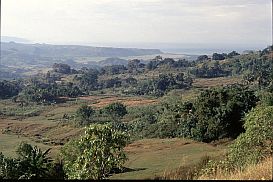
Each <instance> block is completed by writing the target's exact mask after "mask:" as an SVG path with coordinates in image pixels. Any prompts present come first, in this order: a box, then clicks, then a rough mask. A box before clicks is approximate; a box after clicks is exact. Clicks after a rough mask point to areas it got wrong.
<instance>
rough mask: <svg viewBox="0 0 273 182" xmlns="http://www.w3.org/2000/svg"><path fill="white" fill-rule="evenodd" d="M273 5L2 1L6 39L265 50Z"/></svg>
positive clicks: (196, 0)
mask: <svg viewBox="0 0 273 182" xmlns="http://www.w3.org/2000/svg"><path fill="white" fill-rule="evenodd" d="M271 3H272V1H271V0H2V1H1V35H2V36H14V37H20V38H25V39H28V40H30V41H32V42H35V43H51V44H85V45H96V46H117V47H128V46H129V47H143V48H144V47H145V48H146V47H149V48H152V47H154V48H160V47H161V48H166V47H169V48H179V47H183V46H184V47H194V46H201V47H202V45H203V47H206V46H208V45H211V46H214V47H218V46H227V47H228V46H235V45H237V46H238V47H240V46H246V47H247V46H249V47H251V46H252V47H255V46H256V47H257V46H260V47H265V46H267V45H270V44H272V23H271V22H272V16H271V15H272V4H271Z"/></svg>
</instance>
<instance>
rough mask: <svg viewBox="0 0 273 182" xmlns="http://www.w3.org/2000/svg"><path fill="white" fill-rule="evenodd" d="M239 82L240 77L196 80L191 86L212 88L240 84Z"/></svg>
mask: <svg viewBox="0 0 273 182" xmlns="http://www.w3.org/2000/svg"><path fill="white" fill-rule="evenodd" d="M241 80H242V79H241V78H240V77H218V78H196V79H195V80H194V81H193V84H192V85H193V87H196V88H212V87H219V86H225V85H231V84H235V83H240V82H241Z"/></svg>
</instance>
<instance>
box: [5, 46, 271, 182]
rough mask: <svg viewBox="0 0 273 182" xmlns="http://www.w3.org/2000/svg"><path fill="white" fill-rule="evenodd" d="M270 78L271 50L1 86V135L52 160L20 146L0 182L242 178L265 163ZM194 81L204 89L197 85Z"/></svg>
mask: <svg viewBox="0 0 273 182" xmlns="http://www.w3.org/2000/svg"><path fill="white" fill-rule="evenodd" d="M272 68H273V61H272V46H271V47H268V48H266V49H264V50H262V51H257V52H252V53H249V54H245V55H239V54H238V53H236V52H231V53H229V54H214V55H213V56H212V59H210V58H209V57H208V56H206V55H203V56H199V57H198V59H197V60H196V61H193V62H189V61H186V60H177V61H175V60H173V59H168V58H165V59H162V57H160V56H157V57H155V58H154V59H153V60H151V61H150V62H148V63H147V64H144V63H141V62H140V61H139V60H131V61H130V62H128V65H127V67H126V66H120V65H113V66H106V67H103V68H101V69H98V70H96V69H93V68H91V69H88V68H82V69H80V70H73V69H71V68H70V66H69V65H64V64H54V66H53V70H52V71H51V72H48V73H47V74H45V75H40V76H37V77H35V78H30V79H23V80H14V81H1V82H0V88H1V92H0V98H1V101H0V106H1V107H0V117H1V118H0V127H1V132H2V134H4V135H14V136H16V135H17V137H18V140H19V139H20V136H24V137H28V138H31V139H32V140H35V142H40V143H42V144H43V145H47V146H48V148H53V149H54V150H55V151H56V149H57V151H60V152H54V153H55V154H54V155H49V154H50V151H51V149H50V150H49V149H46V148H45V149H44V151H42V150H41V149H39V148H38V147H36V146H34V145H30V144H28V143H22V144H20V145H19V148H18V149H17V151H16V154H17V156H14V155H13V156H12V155H10V156H8V155H4V154H3V153H1V155H0V178H3V179H33V178H43V179H48V178H58V179H105V178H110V179H128V178H131V179H136V178H137V179H147V178H155V179H207V178H209V179H215V178H218V176H226V177H227V178H228V176H232V174H236V173H238V171H239V172H240V173H244V171H248V170H249V168H251V166H259V165H260V164H259V163H260V162H265V163H266V161H265V160H270V157H269V156H271V155H272V141H273V132H272V125H273V120H272V118H273V71H272ZM159 72H161V73H162V72H164V74H158V73H159ZM223 76H225V77H224V78H222V77H223ZM238 78H239V79H238ZM198 79H199V80H198ZM202 79H214V82H213V81H212V83H213V84H211V83H210V84H211V85H208V84H207V83H205V84H204V85H202V83H203V82H202V81H200V80H202ZM196 80H198V84H194V83H196ZM224 80H228V81H227V82H226V83H227V84H224ZM230 80H236V82H234V81H230ZM215 81H216V82H222V84H219V83H217V84H216V83H215ZM234 83H235V84H234ZM197 85H198V86H197ZM120 98H123V99H120ZM136 101H139V102H137V103H138V104H132V102H136ZM147 103H149V104H147ZM84 127H86V128H84ZM2 140H3V139H2ZM225 141H226V142H225ZM1 142H3V143H4V142H5V141H1ZM32 142H33V141H32ZM202 142H203V143H202ZM32 144H33V143H32ZM40 146H41V145H40ZM150 148H151V149H150ZM53 149H52V150H53ZM7 153H8V152H7ZM190 154H191V155H190ZM163 156H164V159H163ZM166 156H168V157H166ZM183 158H184V159H185V158H187V159H185V162H181V160H184V159H183ZM170 161H174V163H172V162H170ZM177 161H180V162H177ZM190 162H191V163H190ZM168 166H172V167H170V168H168ZM263 178H265V179H267V178H268V176H264V177H263Z"/></svg>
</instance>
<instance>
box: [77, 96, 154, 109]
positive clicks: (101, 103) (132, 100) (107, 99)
mask: <svg viewBox="0 0 273 182" xmlns="http://www.w3.org/2000/svg"><path fill="white" fill-rule="evenodd" d="M80 99H83V100H87V101H88V102H89V104H90V105H91V106H93V107H95V108H102V107H105V106H106V105H108V104H111V103H113V102H121V103H122V104H124V105H126V106H127V107H134V106H140V105H150V104H156V103H157V102H158V101H157V100H156V99H149V98H144V97H124V96H123V97H121V96H114V95H113V96H87V97H80Z"/></svg>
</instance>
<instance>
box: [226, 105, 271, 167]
mask: <svg viewBox="0 0 273 182" xmlns="http://www.w3.org/2000/svg"><path fill="white" fill-rule="evenodd" d="M272 126H273V107H272V106H265V107H264V106H262V107H257V108H255V109H253V110H251V112H249V113H248V114H247V115H246V118H245V124H244V128H245V130H246V132H245V133H242V134H241V135H240V136H239V137H238V138H237V139H236V140H235V143H234V144H232V145H231V148H230V151H229V155H228V160H229V161H230V162H231V163H232V164H233V166H235V167H240V168H244V167H245V166H246V165H248V164H251V163H257V162H259V161H260V160H261V159H263V158H264V157H266V156H268V155H272V141H273V130H272Z"/></svg>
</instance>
